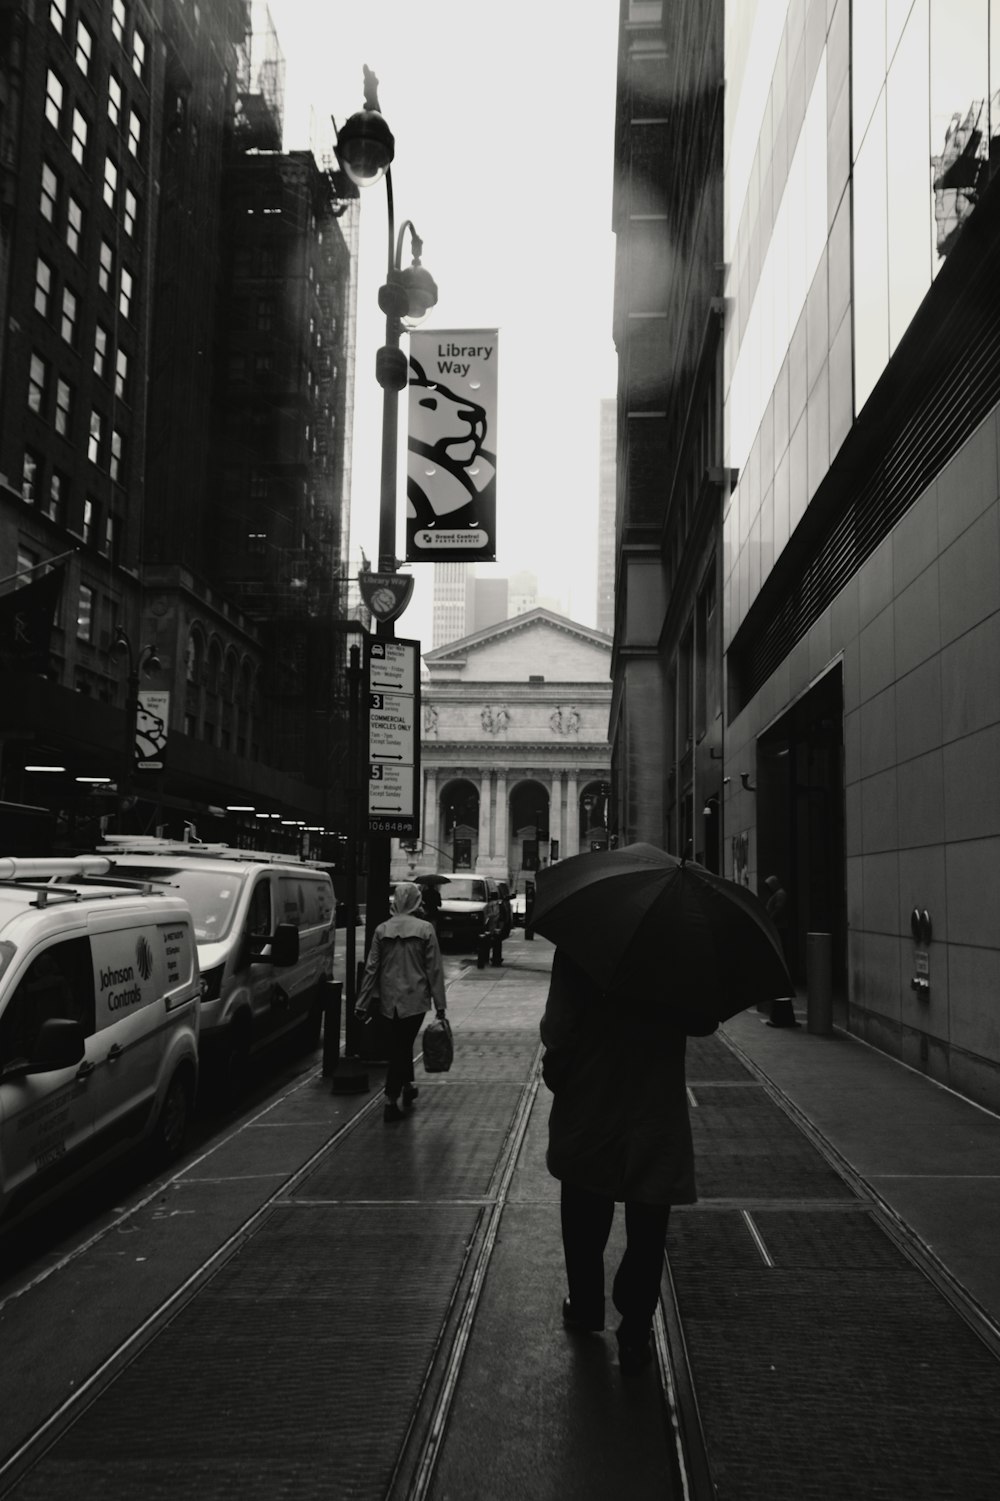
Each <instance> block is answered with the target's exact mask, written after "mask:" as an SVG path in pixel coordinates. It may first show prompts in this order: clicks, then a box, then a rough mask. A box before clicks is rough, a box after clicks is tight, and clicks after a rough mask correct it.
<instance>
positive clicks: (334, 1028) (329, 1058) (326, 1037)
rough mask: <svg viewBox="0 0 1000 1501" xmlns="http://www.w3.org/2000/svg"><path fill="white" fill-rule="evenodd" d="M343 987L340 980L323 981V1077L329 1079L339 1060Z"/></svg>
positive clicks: (334, 1071)
mask: <svg viewBox="0 0 1000 1501" xmlns="http://www.w3.org/2000/svg"><path fill="white" fill-rule="evenodd" d="M343 991H344V987H343V984H342V983H341V981H340V980H325V981H324V982H323V1078H324V1079H329V1078H330V1076H331V1075H332V1074H335V1073H336V1071H337V1064H338V1063H339V1062H340V1012H341V1004H342V1000H343Z"/></svg>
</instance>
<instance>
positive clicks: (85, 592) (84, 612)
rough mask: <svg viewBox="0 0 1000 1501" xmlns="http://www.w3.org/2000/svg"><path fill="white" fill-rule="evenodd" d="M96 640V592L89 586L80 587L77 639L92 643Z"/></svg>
mask: <svg viewBox="0 0 1000 1501" xmlns="http://www.w3.org/2000/svg"><path fill="white" fill-rule="evenodd" d="M93 638H94V591H93V589H91V588H90V587H89V586H88V585H87V584H81V585H80V594H79V598H78V600H77V605H76V639H77V640H78V641H92V640H93Z"/></svg>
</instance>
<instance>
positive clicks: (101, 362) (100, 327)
mask: <svg viewBox="0 0 1000 1501" xmlns="http://www.w3.org/2000/svg"><path fill="white" fill-rule="evenodd" d="M109 346H110V335H109V333H108V331H107V329H106V328H105V327H104V324H103V323H98V324H97V326H96V328H95V329H94V374H95V375H99V376H100V377H101V379H102V380H103V379H104V376H105V372H106V370H107V368H108V348H109Z"/></svg>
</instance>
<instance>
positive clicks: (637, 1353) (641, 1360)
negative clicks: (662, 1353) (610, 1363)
mask: <svg viewBox="0 0 1000 1501" xmlns="http://www.w3.org/2000/svg"><path fill="white" fill-rule="evenodd" d="M615 1338H616V1340H617V1341H618V1364H619V1366H620V1367H621V1369H622V1372H623V1374H624V1375H626V1376H631V1375H634V1374H635V1372H636V1371H641V1370H643V1368H644V1367H645V1366H647V1365H648V1364H649V1362H650V1361H651V1360H652V1358H653V1344H652V1338H651V1336H650V1334H649V1333H648V1332H647V1333H646V1334H645V1335H642V1336H640V1337H639V1338H636V1337H635V1336H633V1335H631V1334H629V1333H628V1332H627V1331H626V1333H625V1334H624V1335H623V1334H622V1328H621V1326H619V1328H618V1329H617V1330H616V1331H615Z"/></svg>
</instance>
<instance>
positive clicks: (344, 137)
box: [335, 67, 438, 949]
mask: <svg viewBox="0 0 1000 1501" xmlns="http://www.w3.org/2000/svg"><path fill="white" fill-rule="evenodd" d="M364 77H365V90H364V94H365V107H364V109H362V110H359V111H358V112H357V114H354V115H351V117H350V119H348V120H346V121H345V122H344V124H343V126H342V127H341V128H340V130H339V131H338V132H337V145H336V151H337V159H338V161H339V162H340V165H341V168H342V169H343V171H344V172H346V174H347V176H348V177H349V178H350V179H351V181H352V182H353V183H355V184H356V185H357V186H358V187H359V188H366V187H371V186H372V185H373V184H374V183H376V182H378V181H379V179H380V178H381V177H384V178H385V187H386V203H387V209H388V264H387V270H386V279H385V283H384V284H383V285H382V286H381V287H380V288H379V294H378V305H379V307H380V308H381V310H382V312H383V313H384V314H385V343H384V344H383V345H382V348H381V349H379V351H378V353H377V354H376V357H375V379H376V380H377V381H378V383H379V385H380V386H381V387H382V393H383V394H382V472H381V484H380V489H379V533H378V566H379V571H380V572H383V573H395V571H396V569H397V567H398V560H397V558H396V469H397V463H398V452H397V445H398V436H399V393H400V391H402V390H403V389H404V388H405V386H406V385H407V382H408V379H409V363H408V361H407V358H406V355H405V354H404V353H403V351H402V350H401V349H400V347H399V345H400V337H401V335H402V332H403V330H404V329H409V328H415V327H416V326H417V324H418V323H420V322H421V321H422V320H423V319H424V318H425V317H426V316H427V314H428V313H429V312H430V310H431V308H432V307H433V306H434V305H435V303H436V302H437V295H438V294H437V287H436V286H435V284H434V279H433V277H432V276H431V275H430V273H429V272H428V271H426V270H425V269H424V267H423V266H422V265H421V263H420V257H421V255H422V253H423V242H422V241H421V239H420V237H419V235H418V234H417V232H416V230H415V228H414V226H413V223H412V221H411V220H409V219H407V220H406V221H405V222H404V223H403V225H402V226H401V228H400V231H399V237H398V239H397V237H396V223H395V206H394V203H393V195H392V171H391V163H392V160H393V157H394V155H395V149H396V145H395V140H394V138H393V134H392V131H391V130H390V129H389V126H388V125H387V123H386V121H385V118H384V116H383V114H382V111H381V109H380V107H379V102H378V79H377V78H376V76H375V74H374V73H373V72H372V70H371V69H370V68H368V67H365V70H364ZM335 128H336V125H335ZM407 231H409V235H410V243H411V249H412V264H411V265H409V266H407V267H404V266H403V265H402V256H403V242H404V238H405V236H406V233H407ZM375 630H376V634H377V635H379V636H381V637H386V638H390V639H391V638H392V637H393V636H394V634H395V631H394V627H393V622H392V621H391V620H386V621H383V620H380V621H378V622H377V623H376V627H375ZM390 849H391V841H390V838H389V836H388V835H374V836H370V837H369V843H368V889H367V908H366V919H365V939H366V944H365V946H366V949H367V948H368V947H370V945H371V939H372V934H373V933H374V931H375V928H376V926H377V925H378V923H380V922H381V921H382V920H383V918H385V917H387V916H388V914H389V868H390Z"/></svg>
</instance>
